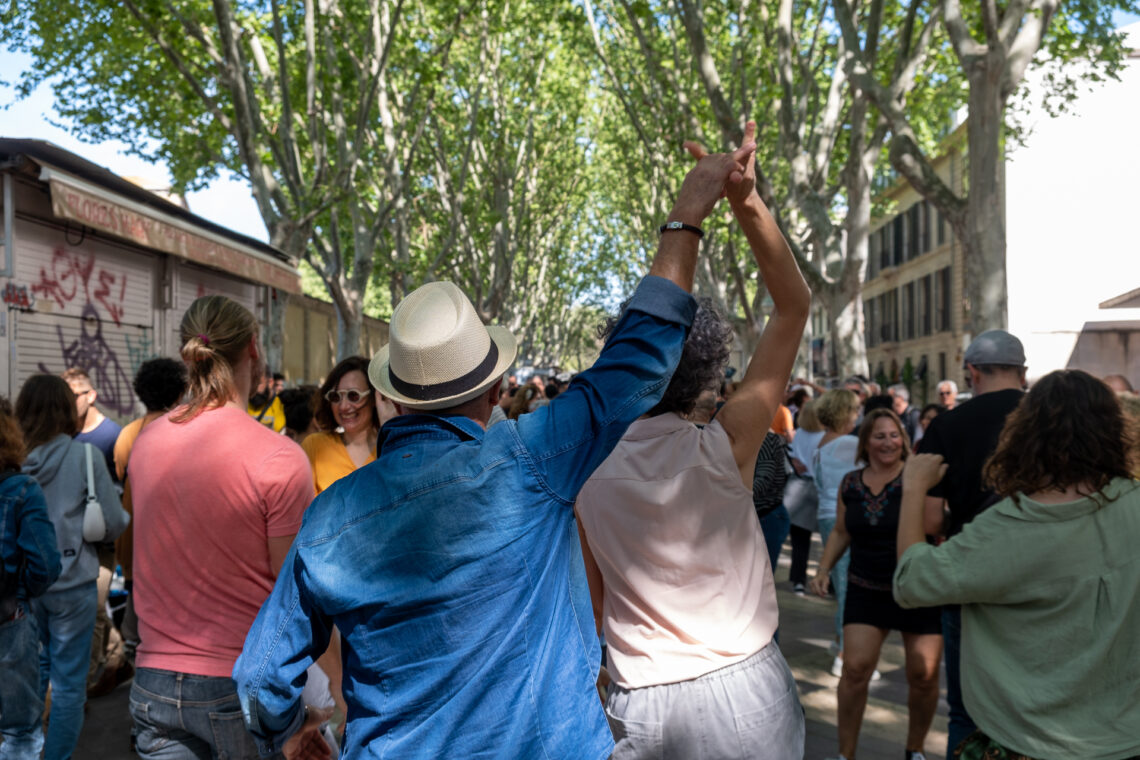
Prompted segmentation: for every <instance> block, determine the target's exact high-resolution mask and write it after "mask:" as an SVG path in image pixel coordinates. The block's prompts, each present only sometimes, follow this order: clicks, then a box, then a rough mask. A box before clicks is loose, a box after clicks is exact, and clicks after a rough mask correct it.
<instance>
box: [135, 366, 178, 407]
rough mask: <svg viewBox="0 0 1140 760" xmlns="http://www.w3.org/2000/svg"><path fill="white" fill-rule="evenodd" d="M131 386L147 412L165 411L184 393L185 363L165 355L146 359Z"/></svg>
mask: <svg viewBox="0 0 1140 760" xmlns="http://www.w3.org/2000/svg"><path fill="white" fill-rule="evenodd" d="M132 387H133V388H134V389H135V395H136V396H138V397H139V401H141V402H143V406H145V407H146V410H147V411H148V412H165V411H166V410H167V409H170V408H171V407H173V406H174V405H175V404H177V403H178V402H179V401H180V400H181V399H182V396H183V394H185V393H186V365H185V364H183V363H182V362H180V361H176V360H174V359H169V358H167V357H165V356H160V357H157V358H155V359H147V360H146V361H145V362H143V363H142V365H141V366H140V367H139V371H138V372H137V373H136V374H135V381H134V383H133V385H132Z"/></svg>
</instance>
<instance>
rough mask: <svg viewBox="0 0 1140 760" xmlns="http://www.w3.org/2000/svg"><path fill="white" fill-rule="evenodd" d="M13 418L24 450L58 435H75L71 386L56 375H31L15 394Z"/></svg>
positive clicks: (75, 425) (75, 413)
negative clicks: (18, 427) (20, 432)
mask: <svg viewBox="0 0 1140 760" xmlns="http://www.w3.org/2000/svg"><path fill="white" fill-rule="evenodd" d="M16 419H18V420H19V421H20V430H21V431H23V433H24V447H25V448H26V450H27V451H31V450H32V449H34V448H36V447H37V446H41V445H43V444H45V443H47V442H48V441H50V440H51V439H52V438H55V437H56V436H57V435H67V436H73V435H75V433H76V431H77V430H78V429H79V413H78V411H77V410H76V408H75V394H73V393H72V392H71V386H69V385H68V384H67V381H66V380H64V379H63V378H62V377H56V376H55V375H32V376H31V377H29V378H28V379H27V380H25V381H24V387H22V388H20V395H19V396H17V397H16Z"/></svg>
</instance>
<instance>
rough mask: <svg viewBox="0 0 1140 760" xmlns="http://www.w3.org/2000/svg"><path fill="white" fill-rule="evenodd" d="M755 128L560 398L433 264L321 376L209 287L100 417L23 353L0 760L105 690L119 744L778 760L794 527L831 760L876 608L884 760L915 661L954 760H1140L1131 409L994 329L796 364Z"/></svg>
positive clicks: (868, 679) (180, 753)
mask: <svg viewBox="0 0 1140 760" xmlns="http://www.w3.org/2000/svg"><path fill="white" fill-rule="evenodd" d="M754 129H755V127H754V125H753V124H749V125H748V127H747V129H746V132H745V139H744V143H743V145H742V146H741V147H740V148H739V149H738V150H736V151H735V152H731V153H723V154H707V153H706V152H705V151H704V149H703V148H701V147H700V146H699V145H695V144H687V148H688V150H689V152H690V153H691V155H692V157H693V159H694V161H695V164H694V166H693V168H692V170H691V171H690V172H689V173H688V174H687V175H686V177H685V180H684V182H683V184H682V186H681V188H680V191H679V193H678V197H677V199H676V203H675V205H674V207H673V209H672V211H671V213H670V214H669V217H668V219H667V220H666V224H664V225H663V226H662V228H661V236H660V241H659V245H658V249H657V253H656V256H655V258H654V260H653V263H652V266H651V268H650V270H649V273H648V275H647V276H646V277H645V278H644V279H643V280H642V282H641V283H640V285H639V286H638V288H637V290H636V291H635V292H634V293H633V294H632V296H631V297H630V298H629V300H628V301H626V303H625V304H623V306H622V308H621V310H620V312H619V313H618V314H617V315H615V316H614V318H612V319H611V320H610V321H609V322H608V324H607V325H605V326H604V328H603V332H602V335H601V337H600V339H601V340H602V341H603V349H602V351H601V353H600V355H599V357H598V359H597V361H596V362H595V363H594V365H593V366H592V367H591V368H590V369H588V370H586V371H584V372H582V373H580V374H579V375H577V376H576V377H574V378H573V379H572V380H571V381H569V382H568V383H564V382H562V381H561V380H560V379H559V378H553V377H551V378H543V377H541V376H536V377H532V378H529V379H527V380H526V381H525V382H523V383H522V384H520V383H518V382H517V381H516V379H515V376H514V375H510V374H509V373H510V370H511V367H512V366H513V365H514V363H515V359H516V353H517V343H516V339H515V336H514V335H513V334H512V333H511V332H510V331H508V330H506V329H504V328H502V327H498V326H494V325H491V326H488V325H484V324H483V323H482V322H481V321H480V320H479V318H478V316H477V314H476V311H475V309H474V307H473V306H472V304H471V302H470V301H469V300H468V298H467V296H466V295H465V294H464V293H463V292H462V291H461V290H460V289H459V288H458V287H456V286H455V285H453V284H451V283H447V282H433V283H429V284H427V285H425V286H423V287H421V288H419V289H418V290H416V291H414V292H413V293H411V294H410V295H409V296H407V297H406V298H405V299H404V300H403V301H401V302H400V303H399V304H398V305H397V307H396V310H395V313H394V314H393V318H392V320H391V326H390V336H389V337H390V340H389V343H388V345H387V346H385V347H383V348H382V349H381V350H380V351H379V352H378V353H377V354H376V355H375V356H373V357H371V358H365V357H359V356H354V357H349V358H347V359H344V360H343V361H341V362H339V363H338V364H337V365H336V366H335V367H333V368H332V369H331V371H330V372H329V373H328V375H327V376H326V377H325V379H324V381H323V382H322V383H321V385H320V386H319V387H312V386H306V387H300V388H285V387H284V385H285V378H284V377H282V376H278V375H268V376H267V374H266V373H265V361H264V358H263V356H262V349H261V341H260V336H259V334H258V323H257V321H256V319H255V318H254V316H253V315H252V314H250V312H249V311H247V310H246V309H245V308H244V307H242V306H240V305H239V304H237V303H235V302H234V301H232V300H229V299H227V298H225V297H222V296H205V297H203V298H199V299H197V300H196V301H194V302H193V303H192V304H191V305H190V307H189V309H188V310H187V312H186V314H185V316H184V318H183V320H182V323H181V327H180V339H181V356H180V357H179V359H172V358H157V359H152V360H150V361H147V362H145V363H144V364H143V365H142V366H141V368H140V369H139V372H138V374H137V377H136V378H135V385H134V387H135V392H136V394H137V396H138V398H139V399H140V401H141V402H142V403H143V405H144V407H145V409H146V414H145V415H144V416H142V417H141V418H139V419H137V420H134V421H132V422H130V423H129V424H128V425H126V426H125V427H124V428H122V429H121V430H120V429H119V427H118V425H116V424H115V423H114V422H113V421H112V420H110V419H108V418H106V417H105V416H104V415H103V414H101V413H100V412H99V410H98V408H97V407H96V403H97V399H98V393H97V389H95V388H94V387H93V386H92V383H91V379H90V377H89V376H88V375H87V374H85V373H84V372H83V371H82V369H78V368H77V369H70V370H68V371H67V372H65V373H64V374H63V375H62V376H59V377H57V376H54V375H47V374H42V375H34V376H32V377H30V378H28V379H27V380H26V381H25V382H24V384H23V386H22V387H21V389H20V391H19V393H18V395H17V399H16V403H15V406H14V408H13V407H12V405H10V404H8V403H7V402H6V401H3V402H0V468H2V471H0V517H2V518H3V522H2V523H0V531H2V532H0V548H2V551H3V565H2V567H3V574H2V575H0V581H2V587H0V664H2V667H3V676H2V677H0V731H2V734H3V740H2V743H0V758H5V759H7V758H39V757H40V756H41V754H42V756H43V757H45V758H49V759H50V760H57V759H63V758H68V757H70V756H71V754H72V753H73V751H74V749H75V746H76V742H77V741H78V737H79V734H80V730H81V728H82V724H83V714H84V703H85V700H86V699H87V698H88V697H89V696H90V697H95V696H98V695H99V694H103V693H106V692H107V691H109V690H111V689H113V688H115V687H116V686H117V685H119V684H121V683H123V682H125V681H127V680H131V681H132V683H131V687H130V688H131V692H130V700H129V701H130V714H131V718H132V725H133V730H132V736H133V742H134V746H135V749H136V751H137V753H138V754H139V756H141V757H144V758H214V757H227V758H255V757H259V756H260V757H273V756H284V757H286V758H290V759H292V758H327V757H331V756H332V755H333V754H334V753H337V752H339V753H341V754H342V756H346V757H366V756H368V757H371V756H376V757H399V758H408V757H422V758H439V757H457V758H467V757H493V758H535V757H557V758H605V757H614V758H623V759H627V758H628V759H638V758H677V759H678V760H691V759H693V758H762V759H763V758H771V760H788V759H791V758H802V757H803V754H804V741H805V722H804V712H803V709H802V707H801V705H800V700H799V694H798V691H797V686H796V682H795V680H794V678H793V676H792V672H791V670H790V668H789V666H788V664H787V662H786V661H785V659H784V656H783V654H782V653H781V650H780V645H779V641H780V638H779V633H780V632H779V609H778V605H777V597H776V591H775V588H776V586H775V576H774V569H775V568H776V567H777V566H778V562H779V557H780V553H781V551H782V547H783V546H784V545H785V542H786V540H787V539H788V538H789V537H790V549H791V566H790V575H789V581H790V584H791V587H792V589H793V592H794V593H796V594H801V595H802V594H805V593H806V592H807V591H809V590H810V591H812V592H814V593H815V594H817V595H819V596H821V597H824V598H831V597H834V598H835V604H836V613H835V628H834V638H835V642H834V663H833V667H832V670H833V673H834V674H835V675H836V676H838V677H839V684H838V715H837V724H838V736H837V748H838V757H839V758H840V759H841V760H854V758H855V757H856V751H857V747H858V740H859V734H860V727H861V724H862V720H863V714H864V711H865V706H866V703H867V700H868V694H869V691H870V688H871V687H870V684H871V683H872V682H873V681H874V680H875V679H876V678H878V677H879V673H878V670H877V666H878V662H879V657H880V653H881V650H882V647H883V644H884V641H885V640H886V638H887V636H888V635H889V634H890V632H892V631H898V632H900V633H901V635H902V640H903V645H904V651H905V676H906V683H907V687H908V692H909V696H908V700H907V706H908V712H909V721H908V725H907V728H906V731H905V736H900V740H901V739H905V744H906V758H907V760H922V759H923V758H924V757H925V755H924V752H925V751H926V742H927V735H928V733H929V731H930V727H931V724H932V720H933V718H934V714H935V710H936V707H937V703H938V698H939V676H940V671H941V670H942V668H943V663H944V665H945V674H946V679H947V686H948V688H947V697H948V702H949V705H950V732H949V744H948V747H947V756H948V757H957V758H961V760H982V758H987V759H994V758H996V759H998V760H1001V759H1007V760H1032V759H1036V760H1061V759H1063V758H1081V759H1082V760H1125V759H1126V758H1136V757H1140V658H1137V657H1136V656H1135V652H1134V647H1133V646H1132V640H1133V638H1134V635H1135V632H1136V631H1137V630H1140V562H1137V561H1136V560H1135V559H1134V557H1135V552H1133V551H1132V541H1131V539H1132V538H1133V537H1134V536H1137V535H1140V481H1138V480H1137V476H1138V475H1140V409H1138V407H1140V398H1137V397H1136V396H1135V394H1134V393H1132V391H1131V387H1130V386H1128V385H1127V380H1126V379H1124V378H1119V377H1117V378H1107V379H1106V380H1105V381H1102V380H1099V379H1097V378H1093V377H1091V376H1090V375H1087V374H1086V373H1083V372H1080V371H1077V370H1068V371H1060V372H1053V373H1050V374H1048V375H1045V376H1044V377H1043V378H1041V379H1040V380H1038V381H1037V382H1035V383H1034V384H1033V386H1032V387H1031V388H1029V390H1028V392H1026V390H1025V387H1026V385H1027V383H1026V367H1025V356H1024V352H1023V350H1022V347H1021V344H1020V342H1019V341H1018V340H1017V339H1016V338H1015V337H1014V336H1012V335H1010V334H1009V333H1007V332H1004V331H1001V330H992V331H988V332H986V333H983V334H981V335H979V336H977V337H976V338H975V339H974V340H973V342H972V343H971V344H970V346H969V347H968V348H967V350H966V351H965V354H964V370H965V373H966V376H967V377H968V378H969V383H970V385H969V387H970V390H971V391H972V394H973V397H972V398H970V399H969V400H966V399H965V397H964V395H963V394H959V390H958V387H957V385H956V384H955V383H954V382H953V381H950V380H943V381H942V382H940V383H938V384H937V386H936V395H937V398H938V402H937V403H931V404H928V405H926V406H923V407H921V408H919V407H917V406H915V405H914V404H912V396H911V391H910V389H908V388H907V387H906V386H905V385H892V386H889V387H888V388H887V389H886V391H885V392H883V391H882V389H881V388H880V387H878V386H877V384H875V383H872V382H870V381H868V380H866V379H865V378H861V377H852V378H848V379H847V380H846V381H844V382H843V383H841V384H840V386H841V387H837V388H834V389H825V388H822V387H820V386H817V385H814V384H812V383H809V382H807V381H805V380H800V379H796V380H791V381H790V379H789V378H790V375H791V372H792V367H793V363H794V361H795V357H796V353H797V351H798V348H799V344H800V336H801V334H802V331H803V329H804V325H805V323H806V320H807V318H808V314H809V308H810V293H809V291H808V288H807V285H806V284H805V282H804V279H803V277H802V276H801V274H800V272H799V269H798V268H797V266H796V263H795V260H794V258H793V256H792V253H791V251H790V250H789V248H788V246H787V243H786V242H785V240H784V238H783V236H782V235H781V233H780V232H779V228H778V226H777V224H776V222H775V221H774V220H773V218H772V217H771V215H770V214H769V213H768V210H767V209H766V207H765V206H764V204H763V202H762V201H761V199H760V197H759V195H758V194H757V192H756V189H755V176H754V161H753V160H752V154H753V151H754V149H755V144H754V142H753V135H754ZM722 198H723V199H725V200H726V201H727V205H728V208H729V210H730V212H731V214H732V216H733V217H734V219H735V221H736V223H737V224H738V225H739V227H740V229H741V230H742V232H743V234H744V236H745V238H746V240H747V241H748V244H749V246H750V248H751V251H752V253H753V255H754V257H755V260H756V264H757V267H758V269H759V272H760V276H761V277H762V278H763V280H764V282H765V285H766V286H767V289H768V292H769V294H770V296H771V300H772V303H773V306H774V308H773V310H772V312H771V315H770V318H769V319H768V320H767V323H766V325H765V327H764V329H763V332H762V334H761V336H760V339H759V341H758V343H757V346H756V349H755V352H754V354H753V356H752V357H751V360H750V361H749V362H748V366H747V369H746V371H745V372H744V373H743V375H742V376H740V377H736V376H735V375H733V374H732V373H731V371H729V370H728V368H727V364H728V358H729V355H730V348H731V346H732V343H733V334H732V328H731V326H730V325H729V323H728V322H727V320H726V318H725V315H723V314H720V313H718V311H717V310H716V308H715V307H714V306H713V305H712V304H711V303H710V302H709V301H707V300H701V301H698V300H696V299H694V298H693V296H692V295H691V294H690V292H691V290H692V286H693V276H694V272H695V268H696V264H697V255H698V247H699V241H700V239H701V236H702V235H703V232H702V230H701V227H700V225H701V224H702V223H703V222H704V220H705V219H706V218H707V217H708V216H709V215H710V214H711V213H712V212H713V209H714V208H715V207H716V206H717V204H718V202H719V201H720V200H721V199H722ZM726 376H728V377H733V378H734V379H733V380H732V381H726V380H725V378H726ZM1110 386H1114V387H1110ZM813 533H818V534H819V536H820V538H821V540H822V542H823V546H824V548H823V553H822V556H821V558H820V559H819V562H818V566H817V571H816V573H815V574H814V577H812V578H810V579H809V578H808V571H809V567H810V564H811V563H810V559H809V555H810V547H811V540H812V535H813ZM116 566H117V567H119V568H121V571H122V575H123V578H124V581H125V587H126V589H127V591H128V592H129V593H128V594H127V600H128V601H127V604H126V607H125V609H124V610H123V611H122V614H121V619H120V620H119V622H118V624H116V620H115V619H114V618H115V617H119V616H111V615H108V605H107V597H108V594H109V592H110V589H111V585H112V577H113V572H114V570H115V568H116ZM49 687H50V688H49ZM49 694H50V710H49V708H48V707H47V706H46V704H45V699H46V698H47V697H48V695H49ZM599 696H600V697H601V698H599ZM45 711H48V714H47V716H46V730H45V728H44V726H45Z"/></svg>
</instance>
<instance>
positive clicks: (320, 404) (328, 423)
mask: <svg viewBox="0 0 1140 760" xmlns="http://www.w3.org/2000/svg"><path fill="white" fill-rule="evenodd" d="M354 370H355V371H357V372H360V373H362V374H363V375H364V382H365V383H366V384H367V385H368V390H369V394H368V405H369V406H370V407H372V427H374V428H376V429H377V430H379V429H380V414H379V412H377V411H376V396H375V395H374V394H375V392H376V388H374V387H373V386H372V380H371V379H370V378H369V377H368V360H367V359H365V358H364V357H363V356H350V357H348V358H347V359H341V360H340V361H339V362H337V365H336V366H335V367H333V368H332V372H330V373H329V376H328V377H326V378H325V381H324V382H323V383H321V387H320V389H319V390H318V391H317V396H316V398H314V399H313V416H314V417H316V418H317V425H318V426H319V427H320V429H321V430H325V431H328V430H335V429H336V417H334V416H333V411H332V404H330V403H329V401H328V399H326V398H325V394H326V393H328V392H329V391H331V390H333V389H334V388H336V386H337V385H338V384H339V383H340V381H341V378H343V377H344V376H345V375H347V374H348V373H349V372H352V371H354ZM294 429H296V428H294Z"/></svg>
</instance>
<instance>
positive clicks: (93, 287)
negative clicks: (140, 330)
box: [32, 248, 127, 326]
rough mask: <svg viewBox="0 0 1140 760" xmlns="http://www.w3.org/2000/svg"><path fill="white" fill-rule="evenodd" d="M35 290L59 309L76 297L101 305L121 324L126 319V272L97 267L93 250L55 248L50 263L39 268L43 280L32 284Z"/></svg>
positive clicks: (115, 321)
mask: <svg viewBox="0 0 1140 760" xmlns="http://www.w3.org/2000/svg"><path fill="white" fill-rule="evenodd" d="M32 293H33V294H35V295H36V296H39V297H40V298H46V299H48V300H50V301H54V302H55V303H56V304H57V305H58V306H59V307H60V308H63V307H65V306H67V305H68V304H70V303H72V302H75V301H76V300H77V299H81V300H79V303H83V304H85V305H88V304H98V305H100V306H102V307H103V310H104V311H105V312H106V313H107V316H108V317H110V318H111V321H112V322H114V323H115V325H116V326H118V325H121V324H122V321H123V311H124V310H123V299H124V297H125V296H126V295H127V275H126V274H125V273H123V272H113V271H111V270H109V269H107V268H106V267H103V266H97V265H96V262H95V254H94V253H87V254H84V253H78V252H76V251H66V250H64V249H62V248H56V249H55V250H54V251H52V255H51V265H50V266H49V267H40V279H39V282H37V283H34V284H33V285H32ZM84 311H86V308H85V309H84Z"/></svg>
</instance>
